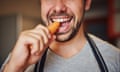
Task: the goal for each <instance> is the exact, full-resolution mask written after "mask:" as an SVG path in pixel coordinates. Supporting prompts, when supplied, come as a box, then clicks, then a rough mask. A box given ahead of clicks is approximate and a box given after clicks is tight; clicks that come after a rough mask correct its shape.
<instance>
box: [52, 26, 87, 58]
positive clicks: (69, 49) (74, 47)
mask: <svg viewBox="0 0 120 72" xmlns="http://www.w3.org/2000/svg"><path fill="white" fill-rule="evenodd" d="M82 25H83V24H82ZM85 43H86V39H85V36H84V31H83V26H81V28H80V30H79V31H78V33H77V35H76V36H75V37H74V38H73V39H72V40H70V41H68V42H63V43H61V42H56V41H54V42H52V43H51V45H50V49H51V51H53V52H54V53H56V54H57V55H59V56H61V57H63V58H70V57H72V56H74V55H76V54H77V53H79V52H80V51H81V49H82V48H83V47H84V45H85Z"/></svg>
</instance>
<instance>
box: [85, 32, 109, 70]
mask: <svg viewBox="0 0 120 72" xmlns="http://www.w3.org/2000/svg"><path fill="white" fill-rule="evenodd" d="M85 36H86V38H87V40H88V43H89V44H90V46H91V49H92V51H93V54H94V56H95V58H96V61H97V63H98V66H99V68H100V70H101V72H108V68H107V66H106V64H105V61H104V59H103V57H102V55H101V53H100V51H99V50H98V48H97V46H96V44H95V42H94V41H93V40H92V39H91V38H90V37H89V36H88V34H87V33H85Z"/></svg>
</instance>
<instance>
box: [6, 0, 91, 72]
mask: <svg viewBox="0 0 120 72" xmlns="http://www.w3.org/2000/svg"><path fill="white" fill-rule="evenodd" d="M90 4H91V0H86V1H85V2H84V0H41V17H42V20H43V22H44V24H45V25H46V26H48V25H49V24H51V20H50V18H51V17H52V18H59V17H62V18H64V17H65V16H67V17H72V20H71V22H69V27H68V31H67V30H66V32H62V31H58V33H57V34H56V35H51V34H50V32H49V30H48V28H47V27H46V26H43V25H41V24H40V25H38V26H36V28H34V29H31V30H26V31H23V32H22V33H21V34H20V36H19V38H18V40H17V42H16V45H15V47H14V48H13V50H12V52H11V57H10V60H9V62H8V63H7V64H6V66H5V68H4V72H24V70H25V69H26V68H27V67H28V66H29V65H31V64H35V63H36V62H37V61H39V60H40V58H41V56H42V55H43V53H44V51H45V50H46V48H47V47H48V46H49V47H50V50H51V51H53V52H55V53H56V54H57V55H59V56H61V57H63V58H65V59H68V58H71V57H73V56H74V55H76V54H77V53H78V52H80V50H81V49H82V48H83V47H84V45H85V43H86V38H85V36H84V28H83V16H84V11H85V10H88V9H89V8H90ZM62 13H64V14H62ZM78 25H79V26H80V27H79V28H78V29H76V28H77V26H78ZM61 29H62V28H61ZM75 29H76V30H77V32H76V34H75V35H74V36H73V37H71V34H72V33H74V32H75ZM70 37H71V38H70ZM75 46H76V47H75Z"/></svg>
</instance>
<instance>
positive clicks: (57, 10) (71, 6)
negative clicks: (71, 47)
mask: <svg viewBox="0 0 120 72" xmlns="http://www.w3.org/2000/svg"><path fill="white" fill-rule="evenodd" d="M84 11H85V4H84V0H41V17H42V20H43V22H44V23H45V24H46V25H49V24H52V23H53V22H55V21H57V22H60V24H61V25H60V27H59V29H58V32H57V33H56V37H57V39H56V40H57V41H62V42H64V41H68V40H70V39H72V38H73V37H74V36H75V35H76V34H77V32H78V30H79V28H80V25H81V22H82V18H83V15H84Z"/></svg>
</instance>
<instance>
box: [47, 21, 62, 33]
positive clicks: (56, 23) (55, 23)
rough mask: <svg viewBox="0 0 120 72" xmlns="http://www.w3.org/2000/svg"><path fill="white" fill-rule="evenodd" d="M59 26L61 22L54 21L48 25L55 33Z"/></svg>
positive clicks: (51, 31)
mask: <svg viewBox="0 0 120 72" xmlns="http://www.w3.org/2000/svg"><path fill="white" fill-rule="evenodd" d="M59 26H60V23H59V22H54V23H53V24H51V25H50V26H48V29H49V31H50V33H51V34H54V33H55V32H56V31H57V30H58V28H59Z"/></svg>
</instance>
